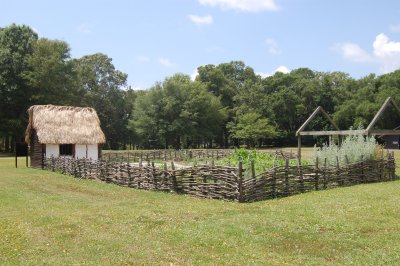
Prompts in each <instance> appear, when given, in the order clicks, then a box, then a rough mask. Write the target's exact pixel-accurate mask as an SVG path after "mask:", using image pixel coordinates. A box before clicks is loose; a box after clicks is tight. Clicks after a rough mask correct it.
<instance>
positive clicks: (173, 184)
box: [171, 161, 178, 192]
mask: <svg viewBox="0 0 400 266" xmlns="http://www.w3.org/2000/svg"><path fill="white" fill-rule="evenodd" d="M171 169H172V190H173V191H175V192H178V184H177V182H176V175H175V164H174V161H172V162H171Z"/></svg>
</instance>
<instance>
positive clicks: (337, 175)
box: [336, 156, 344, 187]
mask: <svg viewBox="0 0 400 266" xmlns="http://www.w3.org/2000/svg"><path fill="white" fill-rule="evenodd" d="M343 176H344V175H343ZM336 178H337V180H338V183H339V186H341V187H342V186H343V184H344V182H343V177H342V175H341V174H340V165H339V157H338V156H336Z"/></svg>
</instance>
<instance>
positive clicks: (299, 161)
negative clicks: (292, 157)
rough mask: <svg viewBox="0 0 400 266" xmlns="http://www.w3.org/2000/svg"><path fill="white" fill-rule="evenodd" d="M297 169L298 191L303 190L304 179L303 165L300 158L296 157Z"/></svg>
mask: <svg viewBox="0 0 400 266" xmlns="http://www.w3.org/2000/svg"><path fill="white" fill-rule="evenodd" d="M297 167H298V171H299V180H300V192H301V193H303V192H304V179H303V166H302V165H301V159H300V158H298V165H297Z"/></svg>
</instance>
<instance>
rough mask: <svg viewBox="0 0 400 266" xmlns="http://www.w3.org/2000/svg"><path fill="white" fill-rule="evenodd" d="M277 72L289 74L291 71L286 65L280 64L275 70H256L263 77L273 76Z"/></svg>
mask: <svg viewBox="0 0 400 266" xmlns="http://www.w3.org/2000/svg"><path fill="white" fill-rule="evenodd" d="M276 72H282V73H284V74H287V73H289V72H290V70H289V69H288V68H287V67H286V66H279V67H277V68H276V69H275V70H274V71H272V72H267V73H265V72H256V74H257V75H260V76H261V77H262V78H267V77H270V76H273V75H274V74H275V73H276Z"/></svg>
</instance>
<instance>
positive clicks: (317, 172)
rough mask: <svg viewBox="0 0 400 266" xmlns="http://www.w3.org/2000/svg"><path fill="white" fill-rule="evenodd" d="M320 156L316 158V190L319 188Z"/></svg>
mask: <svg viewBox="0 0 400 266" xmlns="http://www.w3.org/2000/svg"><path fill="white" fill-rule="evenodd" d="M318 162H319V160H318V157H317V158H316V159H315V190H319V168H318Z"/></svg>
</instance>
